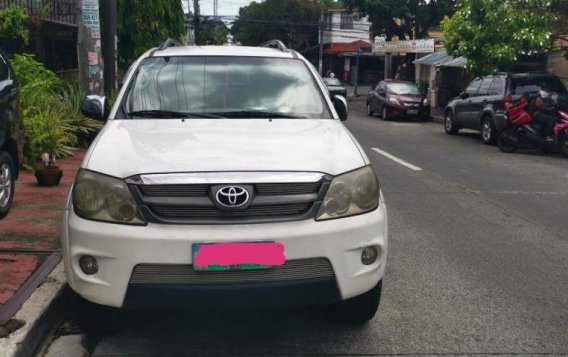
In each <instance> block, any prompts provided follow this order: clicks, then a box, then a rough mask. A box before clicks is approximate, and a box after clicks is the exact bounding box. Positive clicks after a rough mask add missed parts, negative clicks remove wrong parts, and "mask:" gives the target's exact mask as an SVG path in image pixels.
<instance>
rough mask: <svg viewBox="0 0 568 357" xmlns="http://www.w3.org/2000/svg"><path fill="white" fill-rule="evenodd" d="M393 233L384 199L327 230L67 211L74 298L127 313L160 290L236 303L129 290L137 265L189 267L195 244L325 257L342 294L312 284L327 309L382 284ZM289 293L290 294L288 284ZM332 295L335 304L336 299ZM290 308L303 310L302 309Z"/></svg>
mask: <svg viewBox="0 0 568 357" xmlns="http://www.w3.org/2000/svg"><path fill="white" fill-rule="evenodd" d="M387 226H388V225H387V211H386V205H385V203H384V201H383V199H382V197H381V202H380V205H379V208H378V209H376V210H375V211H373V212H371V213H367V214H363V215H359V216H354V217H349V218H342V219H336V220H330V221H322V222H316V221H314V220H313V219H312V220H305V221H297V222H287V223H264V224H248V225H194V226H179V225H162V224H148V225H147V226H127V225H117V224H109V223H101V222H94V221H89V220H85V219H82V218H80V217H78V216H76V215H75V214H74V212H73V210H72V209H69V210H66V211H65V212H64V218H63V229H62V249H63V259H64V263H65V268H66V273H67V279H68V282H69V285H70V286H71V288H72V289H73V290H75V291H76V292H77V293H78V294H79V295H81V296H83V297H84V298H85V299H87V300H89V301H92V302H95V303H98V304H102V305H108V306H114V307H123V306H124V305H125V297H126V296H127V292H128V297H129V300H131V299H132V296H136V295H137V298H136V299H135V300H137V301H140V296H144V295H145V294H148V297H150V296H151V293H155V292H158V293H159V292H160V291H162V290H163V291H164V292H165V290H168V294H167V295H168V296H171V295H172V294H174V295H175V294H176V291H177V292H178V293H181V291H182V290H184V291H186V292H187V291H190V292H191V290H192V289H193V291H194V292H195V291H198V293H199V295H200V296H202V297H204V298H206V297H207V296H208V294H209V295H210V296H211V297H213V298H214V299H216V300H215V301H222V300H223V297H226V300H227V301H229V300H231V299H232V294H231V293H230V289H229V290H226V289H225V291H226V294H225V293H219V291H220V289H221V290H223V289H222V288H226V286H224V287H220V286H209V287H195V286H174V285H167V284H158V285H152V286H136V287H132V286H131V285H130V284H129V283H130V279H131V275H132V272H133V269H134V267H136V266H137V265H139V264H167V265H176V264H178V265H187V264H191V263H192V255H191V246H192V244H195V243H211V242H247V241H250V242H255V241H276V242H280V243H282V244H284V247H285V255H286V259H287V260H297V259H309V258H316V257H317V258H320V257H321V258H327V259H328V260H329V261H330V263H331V266H332V268H333V272H334V275H335V282H331V283H335V284H336V287H337V288H336V289H335V290H334V289H332V288H331V285H330V282H329V281H327V282H322V281H312V282H313V284H312V285H311V286H312V287H315V286H326V287H327V288H329V294H326V296H324V297H322V300H321V302H328V301H327V300H332V298H335V299H336V300H337V299H342V300H344V299H349V298H351V297H354V296H357V295H360V294H363V293H365V292H367V291H369V290H370V289H372V288H373V287H374V286H375V285H376V284H377V282H378V281H379V280H381V279H382V276H383V274H384V270H385V264H386V256H387V241H388V228H387ZM371 245H372V246H375V247H377V249H378V251H379V258H378V259H377V261H376V262H375V263H374V264H372V265H368V266H366V265H363V264H362V263H361V251H362V249H363V248H364V247H367V246H371ZM83 255H92V256H94V257H95V258H96V259H97V261H98V266H99V271H98V272H97V273H96V274H95V275H86V274H84V273H83V272H82V271H81V269H80V267H79V258H80V257H81V256H83ZM291 283H292V282H291ZM322 283H323V285H318V284H322ZM306 284H307V285H306ZM291 285H293V286H292V287H293V288H294V287H297V286H302V285H303V286H304V287H306V288H309V286H310V281H309V280H306V281H296V282H293V284H291ZM129 286H131V287H132V289H129ZM234 287H235V286H233V288H234ZM240 287H241V288H247V286H240ZM248 287H249V288H252V290H248V291H246V290H247V289H244V290H243V289H241V290H242V291H246V293H245V294H248V295H249V296H250V294H251V293H252V294H255V291H257V292H258V293H259V294H261V293H262V294H265V293H267V294H268V295H270V291H271V290H272V292H273V293H274V292H277V291H279V289H281V288H282V287H283V285H282V284H275V285H271V284H264V285H262V284H261V285H258V284H256V285H250V286H248ZM284 287H286V286H284ZM287 287H288V288H290V284H288V286H287ZM180 289H181V290H180ZM196 289H197V290H196ZM255 289H257V290H255ZM334 291H335V293H334ZM233 292H234V291H233ZM334 294H335V295H336V296H332V295H334ZM273 295H274V294H273ZM142 300H143V299H142ZM149 301H151V300H149ZM315 302H316V301H307V303H315ZM292 304H293V305H297V304H296V302H293V303H292ZM133 305H137V304H136V303H133ZM187 305H188V306H189V305H190V303H188V304H187Z"/></svg>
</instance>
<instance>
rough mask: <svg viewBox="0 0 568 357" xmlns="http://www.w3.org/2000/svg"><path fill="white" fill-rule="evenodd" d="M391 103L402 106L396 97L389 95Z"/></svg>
mask: <svg viewBox="0 0 568 357" xmlns="http://www.w3.org/2000/svg"><path fill="white" fill-rule="evenodd" d="M389 103H390V104H392V105H396V106H399V107H400V102H399V101H398V99H396V98H395V97H389Z"/></svg>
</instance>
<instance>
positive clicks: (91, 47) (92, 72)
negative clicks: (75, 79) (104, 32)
mask: <svg viewBox="0 0 568 357" xmlns="http://www.w3.org/2000/svg"><path fill="white" fill-rule="evenodd" d="M77 16H78V19H77V20H78V21H77V23H78V24H79V28H78V36H77V54H78V60H79V78H80V80H81V86H82V87H83V88H84V90H85V91H86V92H87V93H92V94H102V90H103V72H102V57H101V52H102V51H101V27H100V16H99V1H98V0H80V1H77Z"/></svg>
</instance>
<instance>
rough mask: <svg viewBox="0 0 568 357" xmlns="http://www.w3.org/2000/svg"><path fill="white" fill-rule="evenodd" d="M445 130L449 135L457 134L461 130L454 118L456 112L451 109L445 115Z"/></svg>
mask: <svg viewBox="0 0 568 357" xmlns="http://www.w3.org/2000/svg"><path fill="white" fill-rule="evenodd" d="M444 130H445V131H446V134H449V135H456V134H457V133H458V131H459V130H460V129H459V127H458V126H457V124H456V120H455V119H454V113H453V112H452V111H451V110H448V111H447V112H446V114H445V115H444Z"/></svg>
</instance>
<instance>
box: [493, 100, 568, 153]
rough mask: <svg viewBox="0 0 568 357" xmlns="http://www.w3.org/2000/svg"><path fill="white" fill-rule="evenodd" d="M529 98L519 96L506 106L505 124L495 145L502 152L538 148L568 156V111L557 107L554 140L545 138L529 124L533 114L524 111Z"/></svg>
mask: <svg viewBox="0 0 568 357" xmlns="http://www.w3.org/2000/svg"><path fill="white" fill-rule="evenodd" d="M528 104H529V100H528V99H527V98H526V97H521V98H520V99H519V100H518V102H516V103H511V104H509V106H508V108H507V119H508V122H507V125H506V126H505V128H504V129H503V130H502V131H501V133H500V134H499V137H498V138H497V146H499V149H501V151H503V152H514V151H516V150H517V149H523V148H538V149H541V150H542V151H544V152H545V153H547V154H550V153H554V152H559V151H560V152H561V153H562V154H563V155H564V156H565V157H567V158H568V113H567V112H565V111H563V110H560V109H558V108H557V110H556V113H557V122H556V125H555V126H554V140H552V141H550V140H545V139H544V138H543V137H542V134H541V133H540V131H539V130H537V129H535V128H534V127H533V126H531V122H532V120H533V116H532V115H531V114H529V113H528V112H527V111H526V107H527V106H528Z"/></svg>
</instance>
